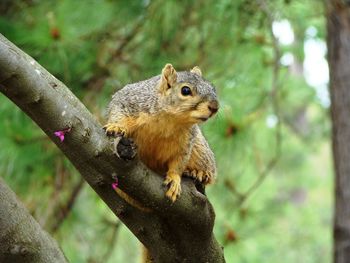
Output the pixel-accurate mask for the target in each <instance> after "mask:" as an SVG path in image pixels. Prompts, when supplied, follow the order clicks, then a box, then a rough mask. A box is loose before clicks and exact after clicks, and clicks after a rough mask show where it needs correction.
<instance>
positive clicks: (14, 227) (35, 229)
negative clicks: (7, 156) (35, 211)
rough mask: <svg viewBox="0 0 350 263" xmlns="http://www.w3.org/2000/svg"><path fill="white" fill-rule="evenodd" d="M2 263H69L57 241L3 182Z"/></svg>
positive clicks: (0, 203)
mask: <svg viewBox="0 0 350 263" xmlns="http://www.w3.org/2000/svg"><path fill="white" fill-rule="evenodd" d="M0 262H2V263H16V262H18V263H27V262H28V263H32V262H36V263H51V262H52V263H60V262H67V261H66V259H65V257H64V255H63V253H62V252H61V250H60V249H59V247H58V245H57V243H56V241H55V240H53V239H52V238H51V237H50V236H49V235H48V234H47V233H46V232H45V231H44V230H43V229H42V228H41V227H40V225H39V224H38V223H37V222H36V221H35V219H34V218H33V217H32V216H31V215H30V214H29V212H28V211H27V209H26V208H25V207H24V205H23V204H21V203H20V202H19V201H18V200H17V198H16V195H15V193H13V192H12V191H11V190H10V189H9V188H8V187H7V186H6V185H5V183H4V182H3V180H2V179H1V178H0Z"/></svg>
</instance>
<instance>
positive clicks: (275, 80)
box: [240, 0, 282, 206]
mask: <svg viewBox="0 0 350 263" xmlns="http://www.w3.org/2000/svg"><path fill="white" fill-rule="evenodd" d="M257 2H258V4H259V5H260V8H261V10H262V11H263V12H264V13H265V14H266V15H267V18H268V20H269V29H270V34H271V37H272V47H273V52H274V63H273V72H272V82H271V92H270V98H271V101H272V108H273V112H274V114H275V116H276V118H277V124H276V125H277V126H276V133H275V154H274V156H273V157H272V159H271V160H270V161H269V162H268V164H267V165H266V167H265V169H264V170H262V171H260V172H259V176H258V178H257V179H256V181H255V182H254V183H253V184H252V185H251V187H250V188H248V190H247V191H245V193H243V194H241V195H242V198H241V202H240V205H241V206H242V205H243V204H244V203H245V202H246V201H247V199H248V198H249V197H250V196H251V195H252V194H253V192H254V191H255V190H256V189H257V188H258V187H259V186H260V185H261V184H262V183H263V182H264V181H265V179H266V177H267V176H268V175H269V174H270V171H271V170H272V169H273V168H274V167H275V165H276V164H277V162H278V160H279V158H280V156H281V142H282V133H281V124H282V123H281V116H280V107H279V103H278V92H279V89H280V83H279V73H280V68H281V66H280V58H281V51H280V48H279V43H278V39H277V38H276V37H275V35H274V34H273V30H272V25H273V22H274V17H273V14H272V13H271V11H270V9H269V8H268V6H267V3H266V1H264V0H257Z"/></svg>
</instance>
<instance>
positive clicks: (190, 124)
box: [104, 64, 219, 202]
mask: <svg viewBox="0 0 350 263" xmlns="http://www.w3.org/2000/svg"><path fill="white" fill-rule="evenodd" d="M218 109H219V102H218V99H217V96H216V90H215V87H214V86H213V85H212V84H211V83H209V82H208V81H207V80H205V79H204V78H202V72H201V70H200V69H199V67H197V66H196V67H194V68H193V69H192V70H191V71H183V72H176V70H175V68H174V67H173V66H172V65H171V64H166V65H165V66H164V68H163V70H162V73H161V75H158V76H155V77H152V78H150V79H147V80H144V81H140V82H137V83H133V84H128V85H126V86H125V87H123V88H122V89H120V90H118V91H117V92H116V93H115V94H114V95H113V97H112V100H111V102H110V104H109V107H108V113H107V114H108V121H107V124H106V125H105V126H104V130H105V132H106V134H107V135H108V136H113V137H116V142H117V143H118V141H120V138H122V137H124V138H131V139H132V140H133V141H134V142H135V144H136V146H137V154H138V156H139V158H140V160H141V161H142V162H143V163H145V164H146V166H148V167H149V168H150V169H151V170H153V171H155V172H156V173H158V174H165V173H166V176H165V180H164V185H166V186H167V187H168V189H167V191H166V193H165V195H166V196H167V197H168V198H169V199H170V200H171V201H172V202H175V201H176V199H177V197H178V196H179V195H180V193H181V176H182V175H183V174H184V175H186V176H190V177H192V178H194V179H195V180H197V181H199V182H201V183H202V184H203V185H207V184H211V183H213V182H214V180H215V178H216V164H215V159H214V154H213V152H212V151H211V149H210V148H209V145H208V143H207V141H206V139H205V138H204V136H203V134H202V132H201V130H200V128H199V126H198V124H200V123H203V122H205V121H206V120H208V119H209V118H210V117H212V116H214V115H215V113H216V112H217V111H218Z"/></svg>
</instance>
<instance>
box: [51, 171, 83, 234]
mask: <svg viewBox="0 0 350 263" xmlns="http://www.w3.org/2000/svg"><path fill="white" fill-rule="evenodd" d="M84 182H85V180H84V179H83V178H82V177H81V178H80V180H79V182H78V183H77V185H75V187H74V188H73V190H72V192H71V194H70V196H69V198H68V200H67V202H66V204H65V205H64V206H61V207H59V208H58V210H57V211H56V212H55V213H54V216H53V218H57V220H56V222H54V224H53V225H52V227H51V233H55V232H57V230H58V229H59V228H60V226H61V225H62V223H63V222H64V220H65V219H66V218H67V216H68V215H69V213H70V212H71V210H72V208H73V205H74V203H75V201H76V199H77V197H78V195H79V193H80V191H81V189H82V188H83V185H84Z"/></svg>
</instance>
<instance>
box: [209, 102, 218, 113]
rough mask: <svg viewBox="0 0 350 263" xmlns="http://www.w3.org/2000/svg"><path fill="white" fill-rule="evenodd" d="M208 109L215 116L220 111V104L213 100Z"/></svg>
mask: <svg viewBox="0 0 350 263" xmlns="http://www.w3.org/2000/svg"><path fill="white" fill-rule="evenodd" d="M208 109H209V110H210V111H211V112H212V113H213V114H214V113H216V112H217V111H218V109H219V103H218V101H217V100H213V101H211V102H210V103H209V105H208Z"/></svg>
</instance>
